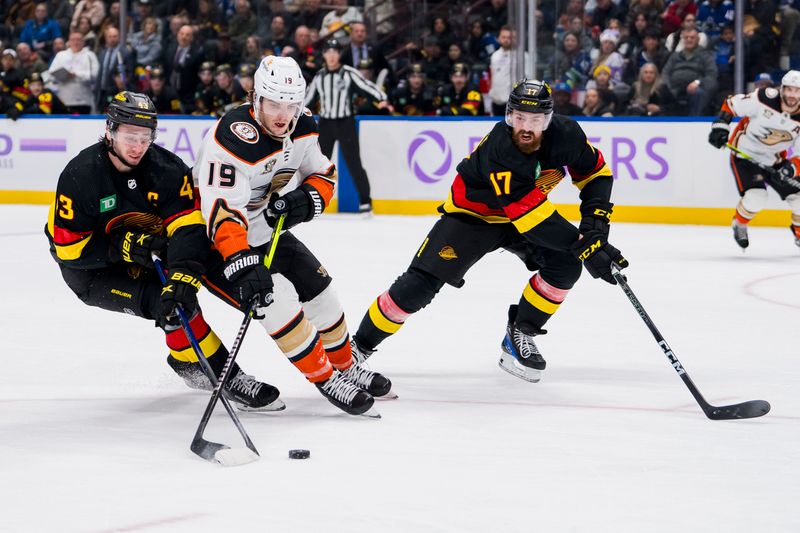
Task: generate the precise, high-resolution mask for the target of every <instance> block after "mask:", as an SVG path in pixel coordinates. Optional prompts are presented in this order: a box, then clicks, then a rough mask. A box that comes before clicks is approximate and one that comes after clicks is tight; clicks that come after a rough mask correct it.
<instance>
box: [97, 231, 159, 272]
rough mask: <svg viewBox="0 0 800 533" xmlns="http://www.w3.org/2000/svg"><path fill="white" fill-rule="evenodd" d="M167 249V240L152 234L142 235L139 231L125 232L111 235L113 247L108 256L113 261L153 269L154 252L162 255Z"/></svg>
mask: <svg viewBox="0 0 800 533" xmlns="http://www.w3.org/2000/svg"><path fill="white" fill-rule="evenodd" d="M166 249H167V239H165V238H163V237H159V236H158V235H152V234H150V233H140V232H138V231H130V230H123V231H119V232H117V233H114V234H112V235H111V247H110V248H109V250H108V255H109V258H110V259H111V261H113V262H118V261H124V262H126V263H136V264H137V265H142V266H144V267H152V266H153V259H152V258H151V254H152V253H153V252H155V253H157V254H159V255H161V253H162V252H163V251H164V250H166Z"/></svg>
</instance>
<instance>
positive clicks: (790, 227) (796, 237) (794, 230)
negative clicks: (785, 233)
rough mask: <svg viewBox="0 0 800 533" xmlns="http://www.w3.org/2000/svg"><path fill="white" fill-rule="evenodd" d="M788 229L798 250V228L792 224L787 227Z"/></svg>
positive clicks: (799, 246) (799, 239)
mask: <svg viewBox="0 0 800 533" xmlns="http://www.w3.org/2000/svg"><path fill="white" fill-rule="evenodd" d="M789 229H791V230H792V237H794V243H795V244H796V245H797V247H798V248H800V226H795V225H794V224H792V225H791V226H789Z"/></svg>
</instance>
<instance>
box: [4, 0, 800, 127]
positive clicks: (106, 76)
mask: <svg viewBox="0 0 800 533" xmlns="http://www.w3.org/2000/svg"><path fill="white" fill-rule="evenodd" d="M128 6H129V12H128V13H127V14H126V17H125V24H126V28H125V32H124V35H125V42H122V34H123V32H121V31H120V23H121V17H120V2H119V1H110V0H47V1H42V2H36V1H34V0H0V51H1V52H0V53H1V54H2V58H1V60H0V65H1V67H0V113H6V114H7V115H8V116H9V117H10V118H12V119H15V118H17V117H19V116H20V115H23V114H32V113H40V114H42V113H43V114H51V113H52V114H57V113H80V114H85V113H100V112H102V111H103V110H104V108H105V106H106V105H107V103H108V101H109V99H110V98H113V96H114V95H115V94H116V93H117V92H118V91H120V90H123V89H128V90H136V91H139V92H144V93H146V94H148V95H149V96H150V97H151V98H152V99H153V100H154V102H155V103H156V106H157V107H158V110H159V112H160V113H164V114H195V115H213V116H220V115H222V114H224V113H225V112H226V111H227V110H228V109H230V108H231V107H233V106H236V105H238V104H239V103H241V102H243V101H245V99H246V97H247V93H248V91H249V90H250V89H251V88H252V83H253V73H254V71H255V69H256V67H257V65H258V64H259V62H260V61H261V59H262V58H263V57H264V56H267V55H284V56H291V57H293V58H295V59H296V60H297V62H298V63H299V64H300V66H301V69H302V71H303V75H304V76H305V77H306V80H307V81H310V80H311V79H312V78H313V76H314V75H315V73H316V72H317V71H318V70H319V69H320V68H322V67H323V64H324V62H323V59H322V55H321V53H320V52H321V48H322V46H323V44H324V43H325V41H326V40H327V39H330V38H336V39H337V40H338V41H339V42H340V43H342V44H343V51H342V62H343V63H344V64H348V65H351V66H353V67H356V68H358V69H359V70H360V71H361V73H362V74H363V75H364V76H365V77H367V78H368V79H371V80H372V81H375V82H376V83H378V84H379V85H381V86H382V87H383V88H384V89H385V92H386V94H387V95H388V102H387V103H385V104H381V105H378V104H379V103H378V102H371V101H368V100H364V101H361V102H359V103H358V109H359V112H360V113H369V114H394V115H467V116H470V115H486V114H490V115H492V114H493V115H500V114H502V113H503V110H504V105H505V98H506V97H507V95H508V90H509V89H510V79H509V76H508V68H509V62H510V50H511V49H512V48H513V47H514V46H515V44H514V40H515V32H514V31H513V29H512V28H511V27H510V26H509V25H508V22H509V21H508V5H507V0H473V1H472V2H468V1H465V0H457V1H438V2H437V1H435V0H428V1H427V2H419V1H413V0H408V1H402V2H401V1H399V0H349V1H348V0H326V3H322V2H321V0H129V2H128ZM537 6H538V10H537V13H536V15H537V16H536V20H537V52H536V59H537V67H538V68H537V76H538V77H540V78H543V79H545V80H547V81H549V82H550V83H551V86H552V88H553V91H554V95H555V100H556V110H557V112H560V113H565V114H571V115H584V116H620V115H640V116H653V115H709V114H713V113H714V112H715V110H716V109H718V108H719V104H720V102H721V101H722V100H723V98H724V97H725V96H726V95H728V94H731V93H732V92H733V82H734V72H733V59H734V50H735V46H734V45H735V33H734V30H733V23H734V16H735V15H734V4H733V2H732V1H731V0H703V1H698V2H695V0H540V1H539V2H538V3H537ZM423 8H425V9H423ZM798 8H800V0H747V2H746V5H745V18H744V55H745V69H746V70H745V76H746V79H747V80H748V81H750V82H753V80H756V81H758V83H759V84H762V85H763V84H769V83H772V81H773V80H777V79H780V76H781V73H782V72H783V71H785V70H787V69H789V68H790V66H797V65H792V64H793V63H795V62H797V60H798V58H800V54H798V53H797V41H796V40H795V37H796V36H797V37H800V36H798V35H796V34H797V33H798V32H796V31H795V30H796V27H797V23H798V20H800V11H798ZM387 104H388V105H387Z"/></svg>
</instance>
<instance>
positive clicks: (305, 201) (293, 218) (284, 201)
mask: <svg viewBox="0 0 800 533" xmlns="http://www.w3.org/2000/svg"><path fill="white" fill-rule="evenodd" d="M324 208H325V203H324V202H323V201H322V196H321V195H320V194H319V191H317V190H316V189H315V188H314V187H312V186H311V185H301V186H300V187H298V188H297V189H295V190H293V191H290V192H288V193H286V194H284V195H283V196H279V195H278V193H275V194H273V195H272V196H271V197H270V199H269V205H268V206H267V215H266V216H267V224H269V225H270V227H274V226H275V223H276V222H277V221H278V218H279V217H280V216H281V215H286V219H285V220H284V221H283V229H289V228H291V227H292V226H296V225H298V224H300V223H301V222H308V221H309V220H311V219H312V218H314V217H316V216H319V215H320V214H321V213H322V210H323V209H324Z"/></svg>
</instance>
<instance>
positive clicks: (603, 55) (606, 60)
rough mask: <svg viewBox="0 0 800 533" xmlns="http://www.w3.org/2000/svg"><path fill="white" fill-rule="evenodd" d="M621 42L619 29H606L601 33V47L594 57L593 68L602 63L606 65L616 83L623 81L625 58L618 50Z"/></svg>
mask: <svg viewBox="0 0 800 533" xmlns="http://www.w3.org/2000/svg"><path fill="white" fill-rule="evenodd" d="M618 42H619V32H618V31H617V30H605V31H603V33H601V34H600V49H599V50H597V55H596V56H595V57H594V61H593V63H592V69H593V70H594V69H597V67H599V66H600V65H605V66H606V67H608V68H609V70H610V71H611V79H613V80H614V82H616V83H620V82H622V69H623V67H624V66H625V60H624V59H623V57H622V55H621V54H620V53H619V52H617V43H618Z"/></svg>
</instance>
